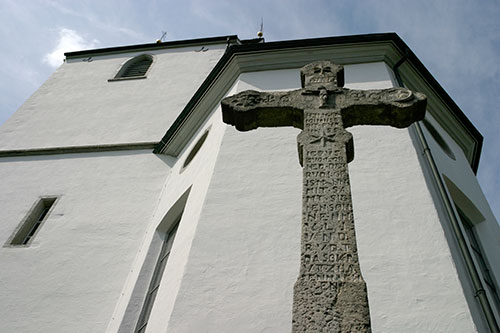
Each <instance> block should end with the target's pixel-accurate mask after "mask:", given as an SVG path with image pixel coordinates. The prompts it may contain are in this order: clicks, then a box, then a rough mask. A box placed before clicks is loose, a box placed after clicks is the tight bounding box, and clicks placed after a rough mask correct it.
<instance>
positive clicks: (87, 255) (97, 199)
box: [0, 150, 170, 332]
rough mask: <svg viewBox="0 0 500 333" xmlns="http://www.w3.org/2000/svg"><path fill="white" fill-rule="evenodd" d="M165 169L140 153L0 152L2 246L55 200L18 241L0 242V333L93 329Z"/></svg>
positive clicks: (110, 302) (119, 283)
mask: <svg viewBox="0 0 500 333" xmlns="http://www.w3.org/2000/svg"><path fill="white" fill-rule="evenodd" d="M169 170H170V167H169V165H168V163H167V161H166V159H165V157H164V156H157V155H154V154H152V153H151V151H150V150H138V151H122V152H103V153H88V154H64V155H51V156H27V157H8V158H7V157H4V158H1V159H0V188H1V189H2V191H1V192H0V202H1V203H2V209H1V210H0V237H1V239H0V243H1V245H2V246H3V245H4V244H5V242H6V241H7V239H8V238H9V237H10V236H11V234H12V232H13V231H14V230H15V229H16V227H17V226H18V225H19V223H20V222H21V220H22V219H23V218H24V217H25V216H26V214H27V213H28V211H29V209H30V208H31V207H32V205H33V204H34V203H35V202H36V201H37V200H38V199H39V197H40V196H54V195H55V196H58V197H59V200H58V201H57V202H56V203H55V205H54V207H53V210H52V211H51V213H50V215H48V217H47V219H46V221H45V222H44V224H43V225H42V226H41V227H40V228H39V232H38V233H37V234H36V236H35V238H34V239H33V242H32V243H31V244H30V245H29V246H28V247H0V262H1V265H2V268H1V269H0V304H1V306H0V322H1V329H0V330H1V331H2V332H103V331H104V330H105V329H106V326H107V324H108V322H109V319H110V318H111V316H112V314H113V310H114V307H115V305H116V302H117V301H118V299H119V296H120V293H121V290H122V287H123V285H124V283H125V280H126V278H127V276H128V273H129V270H130V267H131V266H132V263H133V260H134V256H135V254H136V253H137V251H138V249H139V246H140V244H141V240H142V238H143V235H144V232H145V226H147V224H148V223H149V222H150V221H151V218H152V212H153V211H154V208H155V207H156V205H157V203H158V199H159V196H160V191H161V187H162V184H164V181H165V178H166V176H167V175H168V173H169Z"/></svg>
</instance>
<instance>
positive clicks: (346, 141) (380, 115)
mask: <svg viewBox="0 0 500 333" xmlns="http://www.w3.org/2000/svg"><path fill="white" fill-rule="evenodd" d="M301 82H302V89H298V90H293V91H288V92H258V91H252V90H248V91H244V92H241V93H239V94H236V95H234V96H230V97H227V98H225V99H224V100H223V101H222V117H223V121H224V122H225V123H227V124H230V125H234V126H235V127H236V129H238V130H240V131H248V130H252V129H255V128H258V127H277V126H294V127H297V128H300V129H302V132H301V133H300V134H299V135H298V137H297V142H298V150H299V161H300V163H301V165H302V166H303V199H302V200H303V201H302V238H301V258H300V273H299V277H298V279H297V282H296V283H295V286H294V296H293V318H292V332H371V326H370V312H369V307H368V297H367V289H366V283H365V281H364V280H363V277H362V276H361V270H360V267H359V261H358V253H357V246H356V237H355V232H354V217H353V210H352V200H351V189H350V185H349V174H348V169H347V163H348V162H350V161H351V160H352V159H353V158H354V148H353V140H352V135H351V133H349V132H348V131H346V130H345V128H346V127H350V126H354V125H390V126H394V127H397V128H404V127H407V126H409V125H410V124H412V123H413V122H414V121H417V120H421V119H423V117H424V115H425V107H426V97H425V96H424V95H423V94H421V93H417V92H412V91H411V90H408V89H404V88H390V89H384V90H350V89H345V88H342V87H343V85H344V70H343V67H342V66H339V65H336V64H334V63H332V62H330V61H318V62H314V63H311V64H308V65H306V66H304V67H303V68H302V69H301Z"/></svg>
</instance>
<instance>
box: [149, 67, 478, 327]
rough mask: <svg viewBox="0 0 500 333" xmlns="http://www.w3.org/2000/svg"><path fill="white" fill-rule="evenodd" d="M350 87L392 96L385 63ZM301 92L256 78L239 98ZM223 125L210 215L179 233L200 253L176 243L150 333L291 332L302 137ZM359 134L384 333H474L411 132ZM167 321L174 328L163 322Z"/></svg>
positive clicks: (284, 76) (363, 237)
mask: <svg viewBox="0 0 500 333" xmlns="http://www.w3.org/2000/svg"><path fill="white" fill-rule="evenodd" d="M346 83H347V84H346V87H348V88H353V89H354V88H356V89H369V88H372V89H373V88H387V87H391V86H392V85H393V84H392V81H391V78H390V74H389V71H388V69H387V67H386V66H385V65H384V64H383V63H372V64H360V65H350V66H346ZM299 87H300V80H299V70H298V69H297V70H280V71H268V72H258V73H245V74H242V75H241V76H240V79H239V81H238V82H237V90H238V91H242V90H245V89H257V90H278V89H293V88H299ZM217 112H220V110H218V111H217ZM219 117H220V115H219ZM219 121H220V120H219ZM221 125H222V126H225V127H226V129H225V132H222V134H223V137H221V138H220V139H221V140H222V142H221V143H220V151H219V152H218V157H217V161H216V163H215V170H214V171H213V175H212V177H211V180H210V183H209V184H207V183H205V185H204V186H207V187H208V188H207V190H206V197H204V196H202V195H200V196H199V197H198V200H200V202H197V205H200V204H201V202H203V205H202V206H201V207H199V208H197V209H196V214H193V216H192V218H193V219H196V222H195V220H193V221H191V222H189V223H190V226H189V227H188V226H186V227H184V228H185V229H184V231H183V230H182V229H179V232H181V235H182V234H183V233H184V232H186V233H187V232H188V230H187V229H188V228H189V232H191V233H192V234H191V235H190V236H189V237H188V236H184V237H188V238H189V242H190V245H191V248H190V249H188V248H182V249H181V247H180V245H179V244H180V242H181V241H179V242H177V241H176V242H175V243H174V248H173V252H174V251H176V250H177V251H179V252H180V251H182V253H181V254H179V256H181V255H182V256H183V259H182V260H184V262H183V263H182V261H181V259H180V257H179V258H178V259H175V260H176V261H175V264H174V258H172V263H170V262H169V264H168V265H167V269H166V273H165V277H164V282H162V284H163V283H165V285H166V288H163V286H162V287H161V288H163V295H165V296H166V297H167V298H166V299H164V300H161V301H159V302H160V303H159V304H158V306H155V309H154V310H153V313H152V322H151V327H150V329H149V330H148V331H150V332H158V331H168V332H196V331H203V332H215V331H217V332H236V331H237V332H289V331H290V329H291V310H292V295H293V284H294V282H295V280H296V278H297V275H298V268H299V253H300V223H301V186H302V181H301V179H302V171H301V168H300V166H299V165H298V161H297V152H296V141H295V137H296V135H297V134H298V132H299V130H297V129H293V128H261V129H257V130H253V131H250V132H238V131H236V130H235V129H234V128H232V127H228V126H226V125H223V124H221ZM218 126H219V125H218ZM349 130H350V131H351V132H352V133H353V134H354V142H355V155H356V157H355V160H354V161H353V162H352V163H351V164H350V165H349V169H350V175H351V186H352V195H353V204H354V215H355V223H356V232H357V238H358V249H359V255H360V262H361V269H362V272H363V275H364V278H365V280H366V282H367V285H368V293H369V301H370V307H371V317H372V327H373V331H374V332H436V331H453V332H471V331H474V330H475V327H474V324H473V322H472V319H471V316H470V313H469V310H468V307H467V303H466V301H465V298H464V295H463V291H462V287H461V285H460V283H459V280H458V277H457V271H456V269H455V267H454V264H453V260H452V258H451V254H450V250H449V248H448V245H447V242H446V239H445V236H444V233H443V230H442V228H441V224H440V221H439V217H438V213H437V211H436V207H435V205H434V202H433V198H432V196H431V193H430V192H429V189H428V187H427V185H426V181H425V179H424V174H423V171H422V169H421V166H420V164H419V161H418V157H417V153H418V152H416V150H415V148H414V145H413V143H412V140H411V137H410V135H409V131H408V130H407V129H402V130H401V129H394V128H389V127H382V126H370V127H368V126H359V127H355V128H351V129H349ZM174 174H175V173H173V174H172V175H174ZM173 177H174V176H172V178H170V179H169V180H168V182H167V187H168V186H169V185H168V184H169V183H170V182H171V181H173ZM193 189H194V187H193ZM181 191H182V189H179V191H178V192H179V193H180V192H181ZM175 199H176V198H171V199H170V202H172V203H173V201H174V200H175ZM193 200H194V199H193ZM165 202H166V201H165ZM190 202H191V198H190V199H189V200H188V206H189V205H190ZM165 206H167V205H165ZM165 209H166V208H165ZM187 209H188V207H186V211H187ZM195 215H196V216H195ZM158 218H159V217H158ZM182 223H184V222H181V228H182ZM178 237H180V235H179V236H178ZM185 245H187V243H186V244H185ZM174 265H175V266H176V267H177V268H175V267H174ZM171 269H176V271H175V272H174V273H172V274H171ZM177 269H182V282H181V273H180V272H178V271H177ZM174 275H175V277H174ZM169 288H172V289H171V290H170V295H169V294H168V293H169V292H167V291H166V289H169ZM174 294H175V295H174ZM159 297H160V296H159ZM162 303H163V305H160V304H162ZM160 313H161V314H162V316H163V320H164V321H163V322H161V321H160V320H159V319H155V318H158V317H155V316H159V314H160ZM168 314H170V315H169V316H168V324H167V325H165V318H166V316H167V315H168ZM153 321H154V323H153Z"/></svg>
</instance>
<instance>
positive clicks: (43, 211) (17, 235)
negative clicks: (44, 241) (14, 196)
mask: <svg viewBox="0 0 500 333" xmlns="http://www.w3.org/2000/svg"><path fill="white" fill-rule="evenodd" d="M56 200H57V197H45V198H41V199H40V200H38V201H37V202H36V203H35V205H34V206H33V208H32V209H31V211H30V212H29V213H28V215H27V216H26V217H25V219H24V220H23V222H22V223H21V225H20V226H19V227H18V228H17V230H16V231H15V232H14V234H13V235H12V236H11V238H10V240H9V241H8V242H7V244H6V245H14V246H17V245H29V244H30V243H31V242H32V241H33V238H34V237H35V236H36V234H37V233H38V231H39V230H40V227H41V226H42V224H43V223H44V222H45V221H46V220H47V218H48V215H49V213H50V210H51V209H52V207H54V203H55V202H56Z"/></svg>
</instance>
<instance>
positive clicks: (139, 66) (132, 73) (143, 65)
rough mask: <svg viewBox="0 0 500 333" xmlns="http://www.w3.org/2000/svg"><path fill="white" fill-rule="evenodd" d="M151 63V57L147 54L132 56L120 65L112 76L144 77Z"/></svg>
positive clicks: (119, 78) (121, 77)
mask: <svg viewBox="0 0 500 333" xmlns="http://www.w3.org/2000/svg"><path fill="white" fill-rule="evenodd" d="M152 63H153V57H152V56H150V55H148V54H142V55H140V56H137V57H134V58H132V59H130V60H129V61H127V62H126V63H125V64H124V65H123V66H122V68H121V69H120V70H119V71H118V73H117V74H116V76H115V77H114V80H123V79H141V78H145V77H146V73H147V72H148V69H149V67H151V64H152Z"/></svg>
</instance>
